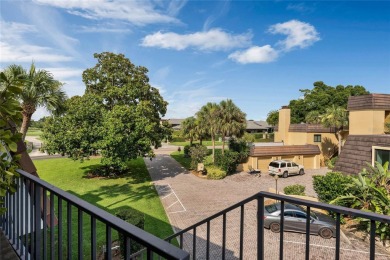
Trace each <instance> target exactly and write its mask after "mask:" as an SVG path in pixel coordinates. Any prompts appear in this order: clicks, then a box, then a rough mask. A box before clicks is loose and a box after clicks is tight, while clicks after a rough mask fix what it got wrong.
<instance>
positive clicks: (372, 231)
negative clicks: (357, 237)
mask: <svg viewBox="0 0 390 260" xmlns="http://www.w3.org/2000/svg"><path fill="white" fill-rule="evenodd" d="M375 233H376V225H375V220H371V221H370V260H375Z"/></svg>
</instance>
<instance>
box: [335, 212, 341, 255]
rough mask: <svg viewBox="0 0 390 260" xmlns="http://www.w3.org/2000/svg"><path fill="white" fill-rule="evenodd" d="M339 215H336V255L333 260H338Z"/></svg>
mask: <svg viewBox="0 0 390 260" xmlns="http://www.w3.org/2000/svg"><path fill="white" fill-rule="evenodd" d="M340 232H341V230H340V213H337V215H336V255H335V260H339V259H340Z"/></svg>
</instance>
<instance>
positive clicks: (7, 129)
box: [0, 72, 23, 215]
mask: <svg viewBox="0 0 390 260" xmlns="http://www.w3.org/2000/svg"><path fill="white" fill-rule="evenodd" d="M9 76H10V75H6V74H5V73H4V72H0V215H1V214H2V213H4V212H5V211H6V208H5V207H4V204H2V198H3V197H4V196H5V194H6V192H7V191H10V192H11V193H12V192H15V191H16V184H15V182H14V177H15V176H18V175H19V174H18V173H17V172H16V169H18V168H19V167H18V164H17V161H18V159H19V156H16V155H14V154H13V153H14V152H16V151H17V142H18V141H19V140H20V139H21V134H19V133H17V132H16V131H15V129H13V130H12V127H13V126H14V123H16V124H18V123H20V122H21V120H22V113H21V112H22V109H21V107H20V104H19V101H18V100H17V95H18V94H20V92H21V91H22V89H21V86H22V84H23V80H22V79H21V78H20V77H19V76H17V75H15V77H9Z"/></svg>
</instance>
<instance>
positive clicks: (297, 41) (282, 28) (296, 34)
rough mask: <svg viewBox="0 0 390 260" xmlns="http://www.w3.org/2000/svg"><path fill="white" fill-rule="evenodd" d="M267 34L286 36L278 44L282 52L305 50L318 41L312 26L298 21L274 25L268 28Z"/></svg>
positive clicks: (316, 33)
mask: <svg viewBox="0 0 390 260" xmlns="http://www.w3.org/2000/svg"><path fill="white" fill-rule="evenodd" d="M269 32H271V33H273V34H283V35H286V36H287V38H286V39H285V40H282V41H279V42H278V45H280V46H282V50H284V51H289V50H291V49H293V48H295V47H298V48H305V47H308V46H310V45H312V44H313V43H315V42H316V41H319V40H320V37H319V33H318V32H317V30H316V29H315V28H314V26H313V25H311V24H309V23H304V22H301V21H298V20H291V21H288V22H285V23H277V24H274V25H272V26H270V28H269Z"/></svg>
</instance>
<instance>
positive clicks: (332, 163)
mask: <svg viewBox="0 0 390 260" xmlns="http://www.w3.org/2000/svg"><path fill="white" fill-rule="evenodd" d="M338 159H339V157H338V156H335V157H333V158H331V159H329V160H327V161H326V162H325V165H326V166H327V167H328V168H329V169H333V168H334V166H335V165H336V162H337V160H338Z"/></svg>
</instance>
